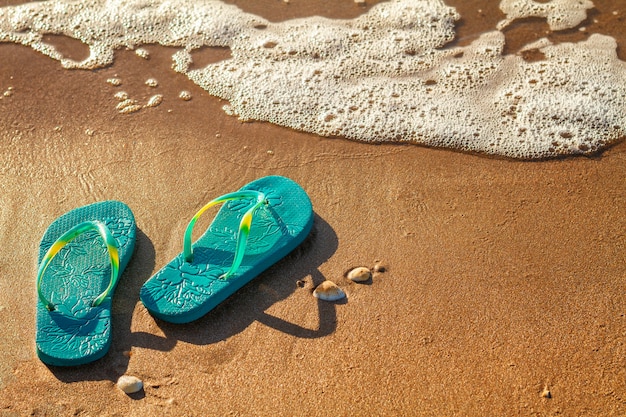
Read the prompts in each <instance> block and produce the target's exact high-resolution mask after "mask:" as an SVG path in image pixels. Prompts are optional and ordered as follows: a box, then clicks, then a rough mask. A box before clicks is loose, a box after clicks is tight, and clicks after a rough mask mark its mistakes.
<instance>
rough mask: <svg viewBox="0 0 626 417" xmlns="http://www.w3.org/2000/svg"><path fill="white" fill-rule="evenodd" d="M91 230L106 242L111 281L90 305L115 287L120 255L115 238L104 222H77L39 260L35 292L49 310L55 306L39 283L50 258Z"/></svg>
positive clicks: (101, 300)
mask: <svg viewBox="0 0 626 417" xmlns="http://www.w3.org/2000/svg"><path fill="white" fill-rule="evenodd" d="M91 230H95V231H97V232H98V233H99V234H100V236H102V239H103V240H104V243H105V244H106V247H107V250H108V252H109V257H110V259H111V282H109V285H108V287H107V288H106V289H105V290H104V291H103V292H102V294H100V295H99V296H98V297H96V299H95V300H94V301H93V302H92V303H91V306H92V307H97V306H98V305H100V304H101V303H102V302H103V301H104V299H105V298H106V297H107V296H108V295H109V293H110V292H111V290H113V288H115V284H116V283H117V280H118V279H119V272H120V257H119V249H118V245H117V241H116V240H115V238H114V237H113V235H112V234H111V232H110V231H109V229H108V228H107V227H106V226H105V225H104V223H101V222H99V221H86V222H83V223H80V224H77V225H76V226H74V227H72V228H71V229H70V230H68V231H67V232H65V233H64V234H63V235H61V237H59V238H58V239H57V240H56V241H55V242H54V243H53V244H52V246H50V249H48V251H47V252H46V254H45V255H44V257H43V259H42V260H41V264H39V271H37V293H38V294H39V299H40V300H41V302H42V303H43V305H44V306H46V308H47V309H48V310H49V311H53V310H55V308H56V306H55V305H54V304H53V303H52V302H50V301H49V300H48V299H47V298H46V297H45V296H44V295H43V291H42V288H41V283H42V281H43V276H44V273H45V272H46V268H47V267H48V265H49V264H50V262H51V261H52V259H53V258H54V257H55V256H56V255H57V254H58V253H59V251H60V250H61V249H62V248H63V247H64V246H65V245H67V244H68V243H70V242H71V241H72V240H74V239H75V238H76V237H78V236H79V235H81V234H83V233H85V232H88V231H91Z"/></svg>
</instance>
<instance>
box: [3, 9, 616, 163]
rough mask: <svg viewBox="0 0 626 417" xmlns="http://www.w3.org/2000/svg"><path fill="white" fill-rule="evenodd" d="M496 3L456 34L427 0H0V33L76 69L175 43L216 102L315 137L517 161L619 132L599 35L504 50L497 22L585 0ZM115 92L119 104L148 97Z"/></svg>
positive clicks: (612, 55)
mask: <svg viewBox="0 0 626 417" xmlns="http://www.w3.org/2000/svg"><path fill="white" fill-rule="evenodd" d="M355 7H357V6H355ZM499 8H500V10H501V12H502V19H501V20H499V21H498V22H494V24H493V25H492V26H490V27H487V28H485V30H484V31H483V32H482V33H481V35H480V36H477V37H476V38H475V39H472V40H471V41H469V42H458V33H457V32H458V28H459V25H460V22H462V19H463V16H462V15H461V14H460V13H459V11H457V9H455V8H454V7H451V6H449V5H448V4H446V2H445V1H441V0H391V1H385V2H380V3H377V4H375V5H374V6H372V7H371V8H367V10H364V12H363V13H362V14H360V15H358V16H356V17H353V18H347V19H331V18H326V17H320V16H310V17H305V18H297V19H290V20H286V21H280V22H274V21H270V20H268V19H266V18H263V17H261V16H259V15H256V14H254V13H250V12H246V11H244V10H242V9H240V8H238V7H237V6H236V5H233V4H226V3H224V2H221V1H217V0H78V1H76V0H50V1H43V2H35V3H26V4H20V5H12V6H5V7H2V8H0V42H13V43H19V44H23V45H26V46H29V47H31V48H33V49H34V50H36V51H39V52H41V53H42V54H45V55H47V56H49V57H50V58H51V59H55V60H58V61H59V62H60V65H62V66H63V67H65V68H68V69H83V70H92V69H96V68H102V67H106V66H108V65H111V64H112V63H113V61H114V60H115V51H116V50H118V49H122V48H125V49H132V50H134V51H135V52H136V53H137V55H138V56H139V57H141V58H144V59H148V58H149V53H148V52H147V51H146V50H145V49H144V48H142V46H143V45H148V44H160V45H164V46H175V47H178V48H179V50H178V51H177V52H175V53H173V55H172V70H173V72H174V71H175V72H177V73H180V74H184V75H185V76H187V77H188V78H189V79H190V80H192V81H193V82H194V83H196V84H197V85H198V86H199V87H201V88H203V89H204V90H206V91H208V92H209V93H210V94H212V95H214V96H216V97H219V98H221V99H224V100H227V101H228V104H227V105H225V106H224V111H225V112H226V113H227V114H229V115H232V116H233V117H238V118H240V119H242V120H262V121H268V122H271V123H274V124H277V125H281V126H285V127H289V128H293V129H297V130H302V131H306V132H311V133H315V134H319V135H322V136H329V137H344V138H347V139H352V140H357V141H364V142H377V143H379V142H402V143H415V144H421V145H427V146H434V147H445V148H451V149H456V150H461V151H469V152H479V153H485V154H493V155H501V156H506V157H511V158H524V159H534V158H546V157H553V156H558V155H575V154H591V153H595V152H598V151H599V150H601V149H604V148H605V147H606V146H608V145H610V144H612V143H615V142H616V141H618V140H620V139H621V138H623V137H624V136H626V104H625V103H626V83H625V82H624V80H626V63H625V62H624V61H622V60H620V59H619V57H618V55H617V52H616V50H617V43H616V40H615V39H614V38H613V37H611V36H609V35H607V34H603V33H593V34H591V35H590V36H587V37H585V38H584V39H582V40H577V41H572V42H561V43H554V42H552V41H550V40H549V39H548V37H543V38H538V39H534V40H532V41H529V42H528V43H526V44H523V45H521V46H520V47H519V49H518V50H517V51H515V53H510V52H509V51H507V37H506V36H505V33H506V31H507V30H509V29H510V28H511V27H512V26H513V25H516V26H517V27H519V26H523V25H524V24H526V23H528V24H531V23H532V22H534V21H535V20H537V19H540V20H545V21H546V22H547V24H548V26H549V29H550V31H553V32H558V31H565V32H567V31H570V32H571V31H585V30H587V28H586V27H583V26H582V25H583V24H585V23H587V24H589V23H591V24H593V22H594V21H593V20H590V19H589V13H590V12H591V11H593V10H594V4H593V2H592V1H590V0H551V1H541V2H535V1H532V0H516V1H513V0H502V1H501V2H500V3H499ZM476 12H477V13H480V11H479V10H477V11H476ZM611 13H612V14H614V15H615V16H619V15H620V14H626V8H624V7H619V6H616V7H615V10H613V11H611ZM51 34H52V35H62V36H65V37H70V38H73V39H76V40H78V41H80V42H82V43H84V44H85V45H86V46H87V47H88V48H89V56H88V57H87V58H85V59H84V60H80V61H78V60H75V59H72V58H70V57H68V56H65V55H64V54H63V53H62V52H61V51H59V50H58V49H57V48H56V47H55V46H54V45H53V44H51V43H48V42H47V37H46V36H47V35H51ZM204 47H220V48H224V49H226V50H227V51H228V52H229V54H228V56H227V57H226V58H225V59H223V60H221V61H219V62H213V63H209V64H207V65H206V66H203V67H200V68H198V67H197V66H196V65H193V60H194V52H195V51H197V50H199V49H201V48H204ZM109 82H110V83H111V84H115V83H116V82H117V81H116V80H115V79H111V80H109ZM182 93H183V94H182V96H181V97H182V98H183V99H184V98H189V97H191V95H190V94H191V93H189V92H182ZM5 94H9V95H10V94H11V92H10V91H6V92H5ZM117 98H118V99H119V102H120V103H119V105H118V110H119V111H120V113H132V112H134V111H139V110H141V109H142V108H145V107H146V106H148V107H150V106H151V107H154V106H158V105H159V104H160V103H161V100H162V97H159V95H154V96H153V97H152V98H151V99H150V100H149V101H148V103H146V104H141V103H138V102H136V101H134V100H132V99H130V98H128V97H125V96H124V95H123V94H122V93H120V95H119V97H117Z"/></svg>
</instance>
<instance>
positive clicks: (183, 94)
mask: <svg viewBox="0 0 626 417" xmlns="http://www.w3.org/2000/svg"><path fill="white" fill-rule="evenodd" d="M178 97H179V98H181V99H182V100H185V101H189V100H191V93H190V92H189V91H187V90H183V91H181V92H180V94H179V95H178Z"/></svg>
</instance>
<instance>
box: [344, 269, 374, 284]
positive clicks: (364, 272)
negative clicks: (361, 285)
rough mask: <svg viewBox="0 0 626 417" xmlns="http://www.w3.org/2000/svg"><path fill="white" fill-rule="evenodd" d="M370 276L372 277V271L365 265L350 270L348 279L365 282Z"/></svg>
mask: <svg viewBox="0 0 626 417" xmlns="http://www.w3.org/2000/svg"><path fill="white" fill-rule="evenodd" d="M370 278H372V273H371V272H370V270H369V268H366V267H364V266H360V267H358V268H354V269H353V270H352V271H350V272H348V279H351V280H352V281H354V282H364V281H367V280H368V279H370Z"/></svg>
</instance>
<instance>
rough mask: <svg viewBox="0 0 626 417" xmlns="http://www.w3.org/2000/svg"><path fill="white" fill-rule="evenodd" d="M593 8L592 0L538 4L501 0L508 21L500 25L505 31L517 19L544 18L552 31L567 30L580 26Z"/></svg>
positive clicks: (552, 0)
mask: <svg viewBox="0 0 626 417" xmlns="http://www.w3.org/2000/svg"><path fill="white" fill-rule="evenodd" d="M591 8H593V2H591V1H590V0H550V1H548V2H545V3H544V2H542V3H539V2H536V1H533V0H501V2H500V10H502V12H504V14H506V19H505V20H503V21H501V22H500V23H498V29H503V28H505V27H506V26H508V25H509V24H510V23H511V22H513V21H514V20H516V19H524V18H527V17H543V18H545V19H546V20H547V22H548V25H549V26H550V29H552V30H565V29H571V28H574V27H576V26H578V25H579V24H580V23H581V22H582V21H583V20H585V19H586V18H587V10H588V9H591Z"/></svg>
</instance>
